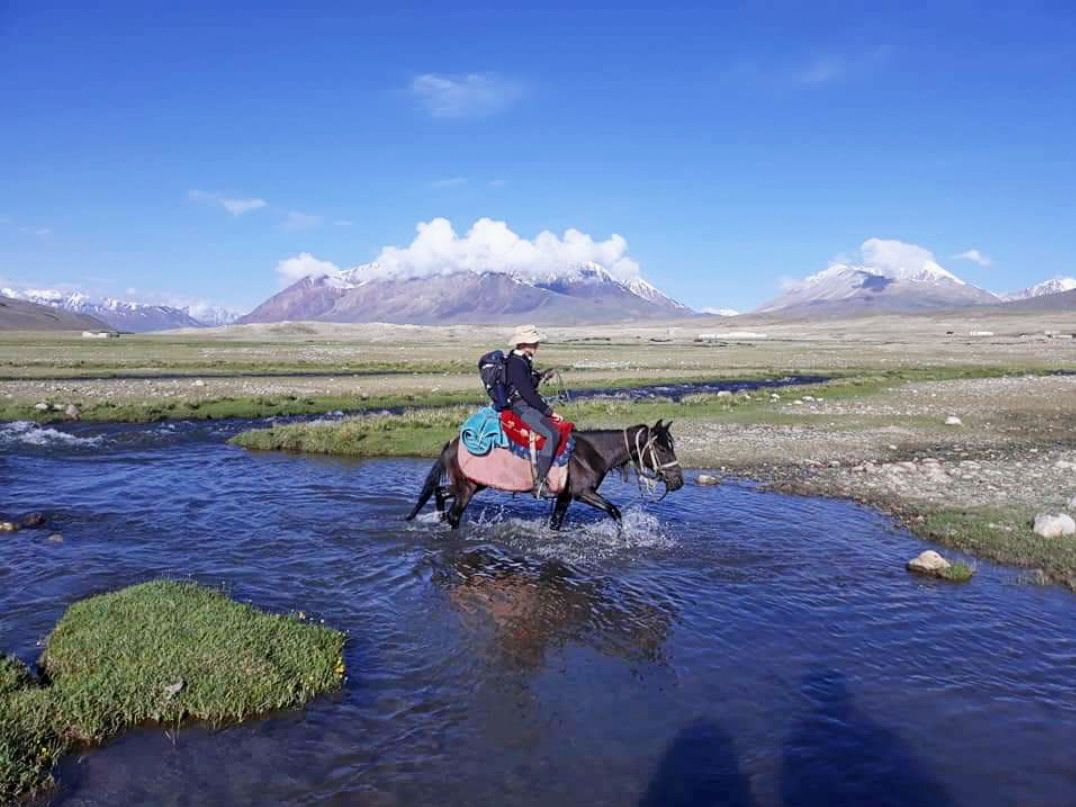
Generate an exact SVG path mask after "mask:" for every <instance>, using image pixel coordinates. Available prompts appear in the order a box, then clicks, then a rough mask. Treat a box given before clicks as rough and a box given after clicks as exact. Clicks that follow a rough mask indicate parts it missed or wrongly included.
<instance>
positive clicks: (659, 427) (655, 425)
mask: <svg viewBox="0 0 1076 807" xmlns="http://www.w3.org/2000/svg"><path fill="white" fill-rule="evenodd" d="M654 431H656V432H659V431H661V420H658V422H657V423H655V424H654Z"/></svg>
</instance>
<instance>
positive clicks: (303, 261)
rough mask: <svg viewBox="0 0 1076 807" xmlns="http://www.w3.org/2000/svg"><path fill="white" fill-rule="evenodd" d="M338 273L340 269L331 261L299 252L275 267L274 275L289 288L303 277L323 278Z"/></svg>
mask: <svg viewBox="0 0 1076 807" xmlns="http://www.w3.org/2000/svg"><path fill="white" fill-rule="evenodd" d="M339 271H340V267H339V266H337V265H336V264H335V263H332V262H331V261H323V260H320V259H319V258H315V257H314V256H313V255H311V254H310V253H309V252H301V253H299V254H298V255H295V256H293V257H291V258H285V259H284V260H282V261H280V263H278V264H277V265H276V273H277V275H278V276H279V277H280V280H281V282H282V283H283V284H284V285H288V286H290V285H291V284H292V283H294V282H295V281H297V280H302V279H303V278H304V277H315V278H316V277H324V276H325V275H332V274H335V273H336V272H339Z"/></svg>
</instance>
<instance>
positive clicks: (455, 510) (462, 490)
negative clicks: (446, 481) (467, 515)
mask: <svg viewBox="0 0 1076 807" xmlns="http://www.w3.org/2000/svg"><path fill="white" fill-rule="evenodd" d="M481 489H482V488H481V487H479V486H478V485H476V484H475V483H474V482H471V481H470V480H467V481H465V482H464V483H463V484H461V485H460V486H459V487H458V488H457V489H456V498H455V500H454V501H453V502H452V509H450V510H449V511H448V515H447V516H446V517H445V519H446V520H447V521H448V523H449V526H451V527H452V529H454V530H457V529H459V526H460V519H462V518H463V511H464V510H466V509H467V505H468V504H470V503H471V499H472V498H473V497H474V495H475V494H476V493H478V491H480V490H481Z"/></svg>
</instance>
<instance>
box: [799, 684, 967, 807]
mask: <svg viewBox="0 0 1076 807" xmlns="http://www.w3.org/2000/svg"><path fill="white" fill-rule="evenodd" d="M803 694H804V696H805V697H806V698H807V700H808V702H809V709H808V711H807V713H806V714H805V715H804V716H803V717H802V718H801V719H800V720H799V722H798V723H797V724H796V726H795V727H794V728H793V729H792V732H791V733H790V734H789V735H788V737H787V738H786V740H785V744H784V759H783V762H782V770H781V796H782V802H783V804H785V805H788V807H793V806H795V807H799V806H800V805H834V804H870V805H874V806H875V807H884V805H901V807H914V806H915V805H924V806H925V805H931V806H932V807H933V806H934V805H948V804H951V803H952V801H951V799H950V798H949V796H948V794H947V793H946V792H945V789H944V788H943V787H942V786H941V785H940V784H939V783H938V782H937V781H936V780H935V779H934V778H933V777H932V776H931V774H930V772H929V770H928V769H927V768H926V766H925V765H924V764H923V763H922V762H921V761H920V760H919V759H918V758H917V757H916V756H915V754H914V753H913V752H912V751H911V749H910V748H909V747H908V745H907V743H905V742H904V741H903V740H901V739H900V737H898V736H897V735H896V734H895V733H893V732H892V731H890V730H889V729H887V728H885V727H884V726H882V725H881V724H879V723H877V722H875V721H873V720H871V719H870V718H869V717H868V716H867V715H866V714H865V713H864V712H862V711H861V710H859V709H858V708H856V706H855V704H854V702H853V700H852V695H851V693H850V692H849V689H848V684H847V681H846V680H845V678H844V675H842V674H841V673H839V672H837V671H835V670H817V671H815V672H813V673H811V674H809V675H808V676H807V677H805V678H804V680H803Z"/></svg>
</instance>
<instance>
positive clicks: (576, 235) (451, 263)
mask: <svg viewBox="0 0 1076 807" xmlns="http://www.w3.org/2000/svg"><path fill="white" fill-rule="evenodd" d="M417 231H418V234H417V235H416V236H415V239H414V240H413V241H412V242H411V244H410V245H409V246H406V247H393V246H390V247H384V248H383V249H382V250H381V253H380V254H379V255H378V256H377V260H376V262H377V264H378V265H379V268H380V270H381V271H384V272H386V273H388V274H392V275H398V276H416V275H434V274H451V273H453V272H459V271H470V272H483V271H500V272H512V273H515V274H519V275H523V276H525V277H530V278H542V277H550V276H553V275H556V274H561V273H563V272H564V270H565V269H568V268H571V267H575V266H579V265H581V264H584V263H588V262H594V263H598V264H601V265H602V266H603V267H605V268H606V269H607V270H608V271H609V272H610V273H611V274H613V275H614V276H616V277H618V278H620V279H630V278H634V277H637V276H638V275H639V264H638V263H636V261H635V260H634V259H633V258H631V256H630V255H629V254H628V242H627V241H625V240H624V238H623V237H622V236H619V235H615V234H614V235H612V236H610V237H609V238H607V239H606V240H604V241H596V240H594V239H593V238H591V236H589V235H587V234H586V233H584V232H580V231H579V230H575V229H570V230H566V231H565V232H564V234H563V235H561V236H558V235H556V234H554V233H551V232H549V231H548V230H546V231H543V232H541V233H539V234H538V235H537V236H536V237H535V238H534V239H533V240H529V239H526V238H522V237H520V236H519V235H517V234H516V233H515V232H513V231H512V230H511V229H510V228H509V227H508V225H507V224H506V223H505V222H503V221H494V220H493V219H488V218H482V219H479V220H478V221H476V222H475V223H474V224H473V225H472V226H471V229H470V230H468V231H467V233H466V235H463V236H460V235H457V234H456V231H455V230H454V229H453V228H452V224H451V222H449V220H448V219H444V218H436V219H433V220H432V221H428V222H423V223H420V224H419V225H418V227H417Z"/></svg>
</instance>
